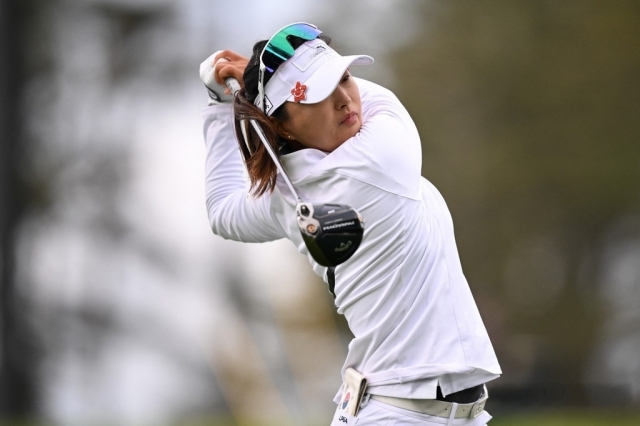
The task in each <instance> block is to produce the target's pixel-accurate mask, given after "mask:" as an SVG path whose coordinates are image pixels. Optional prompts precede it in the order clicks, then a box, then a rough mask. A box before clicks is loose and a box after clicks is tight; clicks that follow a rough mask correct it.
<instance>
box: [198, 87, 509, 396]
mask: <svg viewBox="0 0 640 426" xmlns="http://www.w3.org/2000/svg"><path fill="white" fill-rule="evenodd" d="M356 81H357V84H358V87H359V89H360V95H361V99H362V122H363V124H362V128H361V129H360V132H359V133H358V134H356V135H355V136H354V137H352V138H351V139H349V140H348V141H346V142H345V143H344V144H342V145H341V146H340V147H338V148H337V149H336V150H335V151H333V152H331V153H329V154H327V153H325V152H322V151H319V150H315V149H304V150H300V151H296V152H294V153H291V154H287V155H284V156H282V157H281V159H282V163H283V164H284V167H285V168H286V170H287V173H288V174H289V177H290V178H291V180H292V182H293V184H294V186H295V187H296V189H297V191H298V192H299V194H300V196H301V197H302V199H304V200H305V201H311V202H314V203H338V204H347V205H350V206H352V207H354V208H355V209H356V210H358V211H359V212H360V213H361V215H362V217H363V219H364V222H365V230H364V237H363V240H362V244H361V246H360V248H359V249H358V251H357V252H356V253H355V254H354V255H353V257H352V258H351V259H349V260H348V261H347V262H345V263H343V264H342V265H339V266H337V267H336V270H335V278H336V286H335V293H336V299H335V304H336V306H337V308H338V312H339V313H341V314H343V315H344V316H345V318H346V320H347V322H348V324H349V327H350V329H351V331H352V332H353V335H354V336H355V337H354V339H353V340H352V341H351V343H350V344H349V352H348V355H347V359H346V361H345V364H344V367H343V370H342V372H343V375H344V370H345V369H346V368H347V367H353V368H355V369H356V370H358V371H360V372H361V373H362V374H364V375H365V376H366V377H367V379H368V381H369V392H371V393H373V394H380V395H387V396H396V397H403V398H435V396H436V386H437V385H438V384H439V385H440V386H441V388H442V391H443V393H444V394H445V395H447V394H449V393H452V392H456V391H458V390H462V389H466V388H469V387H472V386H475V385H478V384H481V383H485V382H487V381H489V380H492V379H495V378H496V377H498V376H499V375H500V373H501V371H500V367H499V365H498V361H497V359H496V356H495V353H494V350H493V348H492V346H491V342H490V341H489V337H488V335H487V332H486V330H485V327H484V325H483V323H482V320H481V318H480V315H479V313H478V309H477V307H476V304H475V302H474V300H473V296H472V295H471V291H470V289H469V285H468V284H467V281H466V279H465V277H464V275H463V272H462V267H461V265H460V259H459V257H458V251H457V247H456V244H455V239H454V233H453V223H452V219H451V215H450V213H449V210H448V208H447V206H446V204H445V201H444V200H443V198H442V196H441V195H440V193H439V192H438V191H437V189H436V188H435V187H434V186H433V185H432V184H431V183H430V182H428V181H427V180H426V179H424V178H423V177H422V176H421V163H422V154H421V145H420V138H419V136H418V132H417V130H416V127H415V125H414V123H413V120H412V119H411V117H410V116H409V114H408V113H407V111H406V110H405V108H404V107H403V106H402V104H401V103H400V102H399V101H398V99H397V98H396V97H395V96H394V95H393V94H392V93H391V92H390V91H389V90H387V89H384V88H382V87H380V86H378V85H376V84H374V83H371V82H368V81H365V80H361V79H356ZM203 116H204V135H205V141H206V149H207V154H206V166H205V173H206V182H205V190H206V200H207V210H208V213H209V219H210V222H211V227H212V229H213V232H214V233H216V234H218V235H220V236H222V237H223V238H227V239H232V240H238V241H245V242H264V241H272V240H276V239H280V238H288V239H289V240H291V241H292V242H293V243H294V244H295V245H296V247H297V248H298V251H300V253H302V254H305V255H307V257H308V258H309V262H310V263H311V265H312V266H313V269H314V271H315V272H316V273H317V274H318V275H320V276H322V277H325V273H326V268H325V267H323V266H320V265H318V264H317V263H316V262H315V261H314V260H313V258H312V257H311V256H309V255H308V253H307V250H306V247H305V245H304V242H303V240H302V237H301V235H300V231H299V230H298V227H297V224H296V218H295V199H294V197H293V196H292V195H291V193H290V192H289V190H288V189H287V187H286V185H285V183H284V181H283V180H282V178H281V177H278V180H277V185H276V189H275V191H274V192H273V193H272V194H271V195H265V196H262V197H260V198H257V199H256V198H254V197H251V196H249V195H248V183H247V181H246V178H245V172H244V169H243V168H244V165H243V163H242V159H241V157H240V153H239V150H238V145H237V142H236V140H235V136H234V132H233V113H232V107H231V106H230V105H224V104H223V105H214V106H210V107H207V108H205V109H204V110H203ZM337 398H339V395H338V396H337Z"/></svg>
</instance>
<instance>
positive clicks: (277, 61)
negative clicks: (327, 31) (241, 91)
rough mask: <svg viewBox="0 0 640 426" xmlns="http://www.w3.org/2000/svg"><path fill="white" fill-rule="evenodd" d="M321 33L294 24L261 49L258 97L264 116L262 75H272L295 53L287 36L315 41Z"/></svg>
mask: <svg viewBox="0 0 640 426" xmlns="http://www.w3.org/2000/svg"><path fill="white" fill-rule="evenodd" d="M321 33H322V31H320V30H319V29H318V28H317V27H315V26H314V25H311V24H307V23H306V22H296V23H295V24H291V25H287V26H286V27H284V28H282V29H280V31H278V32H277V33H275V34H274V35H273V37H271V38H270V39H269V41H268V42H267V44H266V45H265V47H264V49H262V53H261V54H260V71H259V75H258V77H259V78H258V97H259V99H260V101H259V103H260V104H259V106H258V107H259V108H260V110H262V112H264V113H265V114H266V112H267V111H266V108H265V99H264V97H265V93H264V74H265V72H269V73H270V74H273V73H274V72H276V70H277V69H278V67H279V66H280V65H282V64H283V63H284V62H285V61H286V60H287V59H290V58H292V57H293V54H294V53H295V49H294V47H293V46H292V45H291V40H290V39H289V36H295V37H299V38H301V39H303V40H305V41H310V40H315V39H316V38H318V36H319V35H320V34H321Z"/></svg>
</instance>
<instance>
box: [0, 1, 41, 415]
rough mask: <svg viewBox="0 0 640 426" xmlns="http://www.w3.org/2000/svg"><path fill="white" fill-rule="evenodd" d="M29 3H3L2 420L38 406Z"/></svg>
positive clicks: (0, 150) (0, 146)
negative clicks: (21, 235)
mask: <svg viewBox="0 0 640 426" xmlns="http://www.w3.org/2000/svg"><path fill="white" fill-rule="evenodd" d="M27 3H28V2H25V1H22V2H18V1H11V0H2V1H0V58H2V60H1V61H0V135H2V143H0V336H1V340H0V417H5V418H23V417H27V416H28V415H29V414H30V413H31V411H32V409H33V407H34V404H35V378H36V371H37V365H36V363H35V358H34V355H35V352H34V351H33V350H32V349H33V348H32V347H30V339H29V338H30V336H31V330H30V327H29V322H28V318H29V311H28V306H27V305H26V303H25V300H24V298H23V297H22V296H23V294H21V292H20V291H19V288H18V283H17V280H16V274H15V271H16V257H15V256H16V255H15V248H16V244H17V235H18V232H17V230H18V227H19V225H20V221H21V218H22V216H23V213H24V211H25V210H26V208H27V202H26V200H27V195H26V193H25V192H26V191H25V189H24V187H25V186H24V184H23V181H22V174H21V166H22V165H23V164H24V158H23V157H24V153H25V149H24V145H25V138H24V133H23V131H22V127H21V120H20V113H21V109H20V105H21V96H22V89H23V86H24V81H25V79H24V70H25V66H24V56H23V55H22V49H21V48H22V46H23V45H22V43H23V41H24V39H25V37H24V36H25V34H24V33H23V29H24V26H23V25H22V24H24V21H25V19H26V14H25V11H26V9H27V7H28V4H27Z"/></svg>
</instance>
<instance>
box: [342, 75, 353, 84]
mask: <svg viewBox="0 0 640 426" xmlns="http://www.w3.org/2000/svg"><path fill="white" fill-rule="evenodd" d="M349 78H351V74H345V75H344V77H342V82H343V83H346V82H347V81H349Z"/></svg>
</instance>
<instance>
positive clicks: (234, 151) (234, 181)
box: [202, 104, 286, 242]
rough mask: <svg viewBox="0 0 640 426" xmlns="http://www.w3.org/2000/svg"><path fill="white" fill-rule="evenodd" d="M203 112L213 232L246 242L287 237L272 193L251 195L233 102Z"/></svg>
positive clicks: (207, 179)
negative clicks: (237, 137) (274, 207)
mask: <svg viewBox="0 0 640 426" xmlns="http://www.w3.org/2000/svg"><path fill="white" fill-rule="evenodd" d="M202 115H203V119H204V140H205V145H206V160H205V196H206V201H207V213H208V215H209V223H210V225H211V229H212V230H213V232H214V233H215V234H217V235H220V236H221V237H223V238H226V239H230V240H236V241H244V242H265V241H273V240H277V239H280V238H283V237H285V236H286V234H285V232H284V230H283V229H282V226H281V225H280V223H279V222H278V220H277V219H276V217H275V215H274V213H273V212H272V211H271V197H270V196H269V195H268V194H265V195H263V196H261V197H259V198H254V197H252V196H250V195H249V183H248V181H247V179H246V178H245V173H244V164H243V161H242V157H241V154H240V150H239V148H238V143H237V141H236V137H235V134H234V130H233V106H232V105H230V104H218V105H212V106H209V107H206V108H204V109H203V110H202Z"/></svg>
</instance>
